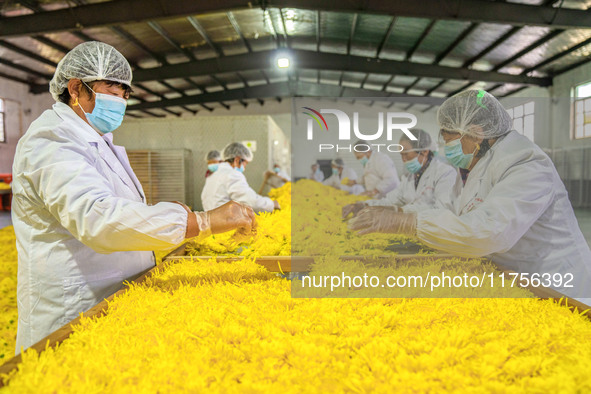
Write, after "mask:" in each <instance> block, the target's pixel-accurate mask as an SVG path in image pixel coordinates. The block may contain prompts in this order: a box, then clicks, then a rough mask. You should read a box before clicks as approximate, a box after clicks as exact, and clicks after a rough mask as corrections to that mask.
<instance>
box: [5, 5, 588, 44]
mask: <svg viewBox="0 0 591 394" xmlns="http://www.w3.org/2000/svg"><path fill="white" fill-rule="evenodd" d="M264 5H265V7H267V8H270V7H278V8H301V9H308V10H322V11H341V12H359V13H368V14H387V15H392V16H406V17H420V18H429V19H446V20H461V21H474V22H488V23H501V24H509V25H514V26H525V25H534V26H546V27H555V28H564V29H572V28H581V29H585V28H591V13H589V12H587V11H585V10H576V9H565V8H562V9H560V10H559V11H557V9H556V8H553V7H548V6H538V5H529V4H519V3H509V2H492V1H486V0H447V1H445V2H442V1H441V0H421V1H388V0H348V1H333V0H269V1H265V2H264ZM250 7H252V2H251V1H248V0H217V1H194V0H177V1H174V2H166V6H163V3H162V1H161V0H117V1H106V2H100V3H93V4H87V5H81V6H77V7H69V8H65V9H59V10H54V11H45V12H40V13H36V14H33V15H22V16H15V17H9V18H3V19H2V24H1V25H0V37H9V36H22V35H34V34H43V33H52V32H57V31H64V30H76V29H80V27H83V28H92V27H100V26H109V25H115V24H121V23H128V22H142V21H149V20H157V19H164V18H174V17H187V16H190V15H196V14H205V13H212V12H227V11H228V10H236V9H247V8H250Z"/></svg>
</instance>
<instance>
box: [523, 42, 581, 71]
mask: <svg viewBox="0 0 591 394" xmlns="http://www.w3.org/2000/svg"><path fill="white" fill-rule="evenodd" d="M589 44H591V38H588V39H586V40H585V41H583V42H581V43H578V44H577V45H574V46H572V47H570V48H569V49H567V50H565V51H562V52H559V53H557V54H556V55H554V56H551V57H549V58H548V59H546V60H544V61H542V62H540V63H538V64H536V65H535V66H533V67H529V68H526V69H525V70H523V72H522V73H521V75H526V74H528V73H530V72H532V71H534V70H537V69H539V68H542V67H544V66H546V65H548V64H550V63H552V62H555V61H556V60H558V59H560V58H563V57H565V56H566V55H570V54H571V53H573V52H574V51H576V50H578V49H580V48H583V47H585V46H587V45H589Z"/></svg>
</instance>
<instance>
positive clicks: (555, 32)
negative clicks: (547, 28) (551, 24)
mask: <svg viewBox="0 0 591 394" xmlns="http://www.w3.org/2000/svg"><path fill="white" fill-rule="evenodd" d="M562 32H564V30H562V29H557V30H553V31H551V32H550V33H548V34H546V35H545V36H543V37H542V38H540V39H538V40H536V41H534V42H533V43H531V44H530V45H528V46H527V47H525V48H523V49H522V50H521V51H519V52H517V53H516V54H515V55H513V56H511V57H510V58H508V59H506V60H504V61H502V62H501V63H499V64H497V65H496V66H494V67H493V68H492V71H498V70H500V69H501V68H503V67H505V66H507V65H509V64H511V63H513V62H514V61H515V60H517V59H519V58H520V57H522V56H524V55H526V54H527V53H529V52H531V51H533V50H534V49H536V48H537V47H539V46H540V45H543V44H545V43H547V42H548V41H550V40H551V39H553V38H554V37H556V36H558V35H559V34H560V33H562Z"/></svg>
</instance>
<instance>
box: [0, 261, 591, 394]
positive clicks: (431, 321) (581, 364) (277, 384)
mask: <svg viewBox="0 0 591 394" xmlns="http://www.w3.org/2000/svg"><path fill="white" fill-rule="evenodd" d="M290 286H291V282H290V281H288V280H285V279H282V278H279V277H277V276H275V275H273V274H271V273H269V272H266V271H265V270H263V269H262V268H261V267H260V266H258V265H256V264H254V263H253V262H252V261H250V260H246V261H244V262H241V263H233V264H229V263H221V262H216V261H215V260H209V261H205V260H202V261H197V262H190V261H184V262H181V263H178V264H174V265H171V266H169V267H164V268H162V269H161V270H160V272H159V273H157V274H156V276H155V277H153V278H152V279H150V280H148V281H147V282H145V283H144V284H141V285H132V286H131V289H130V290H129V291H128V292H126V293H125V294H123V295H121V296H119V297H117V298H116V299H115V300H113V301H112V302H111V303H110V304H109V309H108V313H107V314H106V315H105V316H103V317H101V318H98V319H89V318H85V319H82V321H81V323H80V324H79V325H78V326H77V327H76V328H75V332H74V333H73V335H72V336H71V337H70V338H69V339H67V340H66V341H65V342H63V343H62V344H61V345H60V346H59V347H58V348H57V349H49V350H47V351H45V352H42V353H41V354H37V353H36V352H35V351H32V350H29V351H26V352H25V353H24V355H23V362H22V364H21V365H20V366H19V370H18V371H17V372H14V373H12V374H11V375H10V376H9V377H8V378H9V382H8V386H7V387H5V388H4V390H0V391H2V392H12V391H18V392H23V393H45V392H47V393H51V392H71V393H80V392H84V393H86V392H92V393H102V392H134V393H135V392H140V393H141V392H204V391H208V392H224V393H226V392H356V393H361V392H370V391H377V392H451V391H454V392H514V393H521V392H539V393H542V392H581V393H582V392H589V391H591V378H590V377H589V371H590V370H591V357H589V354H591V341H590V340H589V339H591V324H590V323H589V321H588V320H587V319H586V318H584V317H582V316H580V315H578V314H574V313H571V312H569V311H568V310H567V309H566V308H563V307H560V306H558V305H556V304H555V303H553V302H551V301H539V300H534V299H326V298H324V299H323V298H319V299H296V298H292V297H291V296H290Z"/></svg>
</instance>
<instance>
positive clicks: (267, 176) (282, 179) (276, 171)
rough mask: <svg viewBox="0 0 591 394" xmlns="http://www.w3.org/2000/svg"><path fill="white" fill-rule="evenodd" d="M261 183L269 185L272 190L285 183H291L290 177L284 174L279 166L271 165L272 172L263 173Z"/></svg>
mask: <svg viewBox="0 0 591 394" xmlns="http://www.w3.org/2000/svg"><path fill="white" fill-rule="evenodd" d="M263 182H264V183H265V184H267V185H269V186H270V187H271V188H272V189H275V188H278V187H281V186H283V185H285V184H286V183H287V182H291V177H290V176H289V174H288V173H287V172H285V171H284V170H283V169H282V168H281V166H279V164H277V163H275V164H273V170H272V171H271V170H269V171H265V172H264V174H263Z"/></svg>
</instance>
